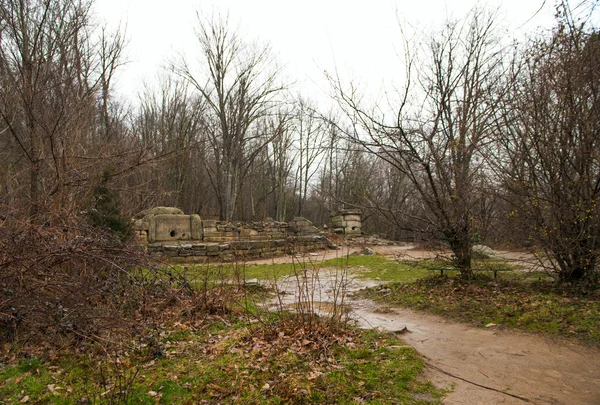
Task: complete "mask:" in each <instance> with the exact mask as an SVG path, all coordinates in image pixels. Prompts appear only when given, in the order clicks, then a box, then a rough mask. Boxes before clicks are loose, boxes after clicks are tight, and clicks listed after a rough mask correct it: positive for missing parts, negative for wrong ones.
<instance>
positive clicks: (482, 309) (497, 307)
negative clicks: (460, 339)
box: [362, 275, 600, 346]
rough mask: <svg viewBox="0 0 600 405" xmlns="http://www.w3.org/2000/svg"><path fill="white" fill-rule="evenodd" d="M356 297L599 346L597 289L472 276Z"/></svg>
mask: <svg viewBox="0 0 600 405" xmlns="http://www.w3.org/2000/svg"><path fill="white" fill-rule="evenodd" d="M362 294H364V295H366V296H368V297H370V298H373V299H376V300H379V301H384V302H386V303H389V304H398V305H402V306H406V307H410V308H416V309H421V310H426V311H428V312H432V313H435V314H440V315H444V316H447V317H450V318H453V319H457V320H460V321H464V322H468V323H473V324H476V325H478V326H485V325H487V324H490V323H494V324H498V325H502V326H506V327H509V328H517V329H521V330H525V331H530V332H539V333H544V334H548V335H553V336H561V337H566V338H570V339H576V340H579V341H581V342H584V343H588V344H592V345H596V346H600V292H599V291H598V290H597V289H596V290H590V291H586V290H582V289H581V288H577V287H570V286H566V285H557V284H556V283H554V282H550V281H546V280H534V281H525V280H521V279H498V280H492V279H491V278H490V277H487V276H483V275H478V276H476V277H475V278H474V279H473V280H463V279H461V278H455V277H447V276H443V277H442V276H434V277H428V278H425V279H421V280H417V281H416V282H414V283H410V284H407V283H394V284H388V285H386V286H384V287H377V288H371V289H368V290H365V291H364V292H363V293H362Z"/></svg>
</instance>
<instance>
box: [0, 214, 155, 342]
mask: <svg viewBox="0 0 600 405" xmlns="http://www.w3.org/2000/svg"><path fill="white" fill-rule="evenodd" d="M146 260H147V259H146V257H145V255H144V254H143V252H141V251H139V250H137V249H135V248H130V247H127V246H126V245H124V244H123V243H121V242H120V241H119V239H118V238H117V237H116V236H114V235H112V234H110V233H107V232H104V231H100V230H98V229H95V228H92V227H90V226H88V225H87V224H86V223H85V222H84V221H81V220H77V219H73V220H71V221H69V220H63V221H62V223H60V225H49V224H44V225H37V224H31V223H28V222H24V221H20V220H17V219H15V218H11V217H9V218H7V219H5V220H4V221H2V222H1V223H0V324H1V325H2V328H0V330H1V331H2V333H1V335H0V340H3V341H19V342H22V343H25V342H28V341H30V340H32V339H36V338H38V339H39V338H41V339H43V340H44V341H46V342H53V343H55V344H59V345H61V344H65V345H70V344H74V343H80V344H82V345H83V344H85V342H87V341H89V340H94V341H105V340H110V339H111V337H112V335H113V333H115V332H117V331H119V330H121V331H125V330H127V328H128V322H127V318H134V317H135V316H136V314H139V313H140V309H141V308H142V306H143V303H144V301H145V300H146V299H147V298H148V297H145V295H147V292H148V291H147V290H146V289H145V288H144V284H147V283H145V282H142V281H141V280H140V279H139V277H136V272H137V271H138V269H139V268H140V267H141V266H143V265H144V264H145V263H146Z"/></svg>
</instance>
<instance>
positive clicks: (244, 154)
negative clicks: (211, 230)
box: [176, 15, 284, 220]
mask: <svg viewBox="0 0 600 405" xmlns="http://www.w3.org/2000/svg"><path fill="white" fill-rule="evenodd" d="M196 38H197V41H198V45H199V47H200V50H201V53H202V58H201V60H200V61H199V67H200V72H198V73H197V72H196V71H195V70H194V69H193V68H192V67H191V66H190V64H189V63H188V61H185V60H184V61H182V62H181V64H180V65H179V66H178V67H176V71H177V72H178V73H179V74H180V75H181V76H183V77H184V78H186V79H187V80H188V81H189V82H190V83H191V84H192V85H193V86H194V87H195V89H196V90H197V91H198V92H199V94H200V95H201V97H202V99H203V100H204V102H205V103H206V105H207V109H208V112H209V113H208V114H206V123H205V128H206V130H207V139H208V143H209V145H210V148H211V151H212V155H213V156H212V157H213V159H214V161H213V162H212V163H213V164H211V165H210V166H208V167H207V171H208V174H209V176H210V180H211V184H212V186H213V188H214V190H215V194H216V196H217V200H218V203H219V208H220V216H221V218H222V219H225V220H231V219H232V218H233V216H234V214H235V212H236V202H237V200H238V197H239V192H240V190H241V189H242V186H243V183H244V180H245V176H246V174H247V172H248V168H249V167H250V166H251V164H252V161H253V159H254V158H255V157H256V156H257V155H258V154H259V153H260V151H261V150H262V149H264V148H265V147H266V145H267V144H268V143H269V141H270V139H269V138H268V137H267V138H264V137H262V134H260V133H259V131H256V130H255V129H256V128H255V124H256V122H257V121H258V119H259V118H261V117H264V116H266V115H269V114H271V112H272V111H273V108H274V106H275V105H276V104H277V96H278V94H279V93H280V92H281V91H282V90H283V89H284V87H283V86H282V85H280V84H278V71H277V70H276V69H274V61H273V58H272V56H271V52H270V48H269V47H268V46H262V47H261V46H258V45H257V44H252V43H248V42H246V41H244V40H243V38H242V36H241V34H239V33H238V32H237V31H235V30H232V29H231V28H230V27H229V22H228V19H227V18H218V17H213V18H212V19H207V18H204V17H203V16H201V15H198V29H197V32H196ZM273 136H275V135H274V134H273Z"/></svg>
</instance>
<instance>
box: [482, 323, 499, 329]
mask: <svg viewBox="0 0 600 405" xmlns="http://www.w3.org/2000/svg"><path fill="white" fill-rule="evenodd" d="M493 326H497V324H495V323H488V324H487V325H485V327H486V328H491V327H493Z"/></svg>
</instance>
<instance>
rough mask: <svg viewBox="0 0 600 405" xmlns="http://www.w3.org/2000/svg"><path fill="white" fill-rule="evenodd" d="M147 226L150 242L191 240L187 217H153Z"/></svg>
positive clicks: (188, 218)
mask: <svg viewBox="0 0 600 405" xmlns="http://www.w3.org/2000/svg"><path fill="white" fill-rule="evenodd" d="M149 225H150V231H151V234H152V240H151V241H152V242H155V241H156V242H168V241H178V240H191V239H192V231H191V227H190V216H189V215H155V216H153V217H152V218H151V219H150V224H149Z"/></svg>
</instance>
